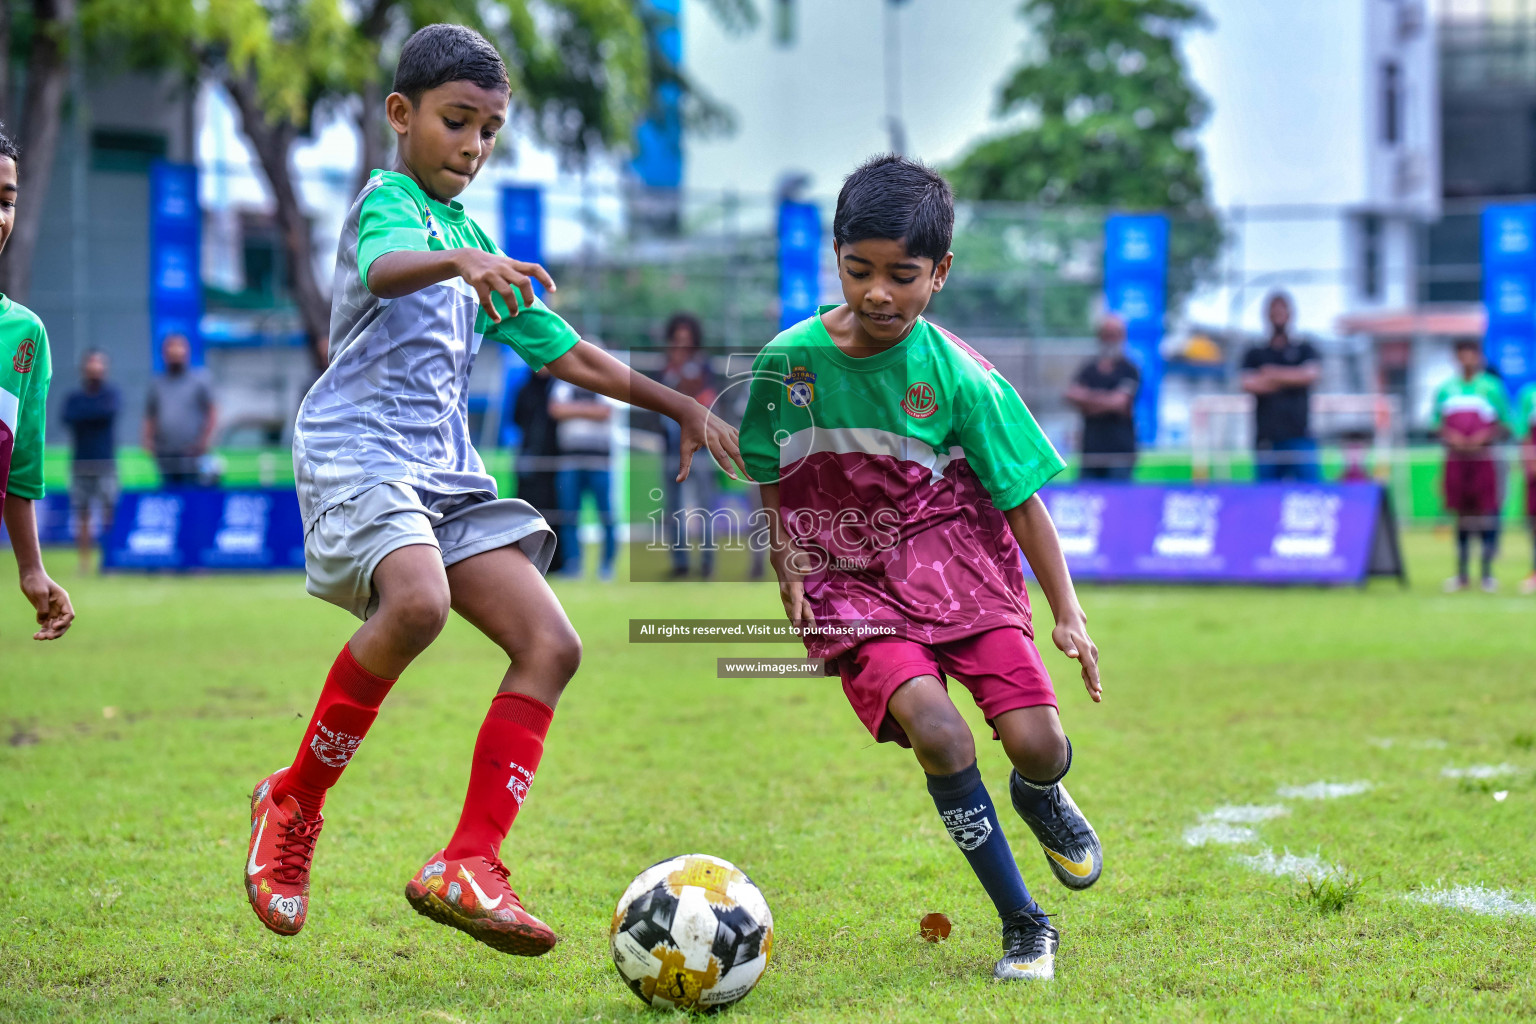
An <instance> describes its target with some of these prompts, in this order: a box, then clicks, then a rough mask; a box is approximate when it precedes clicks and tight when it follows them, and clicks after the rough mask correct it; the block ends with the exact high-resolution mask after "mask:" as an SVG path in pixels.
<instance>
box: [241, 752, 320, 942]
mask: <svg viewBox="0 0 1536 1024" xmlns="http://www.w3.org/2000/svg"><path fill="white" fill-rule="evenodd" d="M287 770H288V769H287V768H279V769H278V770H277V771H275V772H273V773H272V774H271V775H268V776H267V777H266V778H264V779H262V780H261V782H260V784H259V785H257V787H256V789H255V790H254V791H253V792H252V793H251V845H250V850H249V852H248V853H247V854H246V857H245V892H246V895H247V896H249V897H250V900H251V909H252V910H254V911H256V916H257V917H258V918H260V919H261V923H262V924H264V925H266V926H267V927H268V928H270V929H272V930H273V931H274V932H277V934H279V935H297V934H298V933H299V929H300V928H303V927H304V919H305V918H306V917H308V916H309V864H310V861H311V860H313V859H314V856H315V840H316V839H318V838H319V837H320V829H321V827H322V826H323V825H324V824H325V819H324V818H323V817H320V816H316V817H315V819H314V820H313V821H305V820H304V816H303V814H302V813H301V812H300V811H299V802H298V801H297V800H295V799H294V798H293V797H291V796H290V797H288V798H287V799H285V800H284V801H283V802H282V804H281V805H278V804H276V803H273V801H272V787H273V784H274V783H275V782H276V781H277V777H278V776H279V775H281V774H282V773H283V772H285V771H287Z"/></svg>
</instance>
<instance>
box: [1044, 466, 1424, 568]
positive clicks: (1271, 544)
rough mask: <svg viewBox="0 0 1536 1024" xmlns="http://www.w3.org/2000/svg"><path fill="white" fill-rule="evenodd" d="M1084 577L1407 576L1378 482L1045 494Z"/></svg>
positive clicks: (1106, 488)
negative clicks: (1404, 574) (1404, 573)
mask: <svg viewBox="0 0 1536 1024" xmlns="http://www.w3.org/2000/svg"><path fill="white" fill-rule="evenodd" d="M1041 496H1042V498H1043V500H1044V501H1045V504H1046V508H1048V509H1049V510H1050V513H1051V518H1052V519H1053V520H1054V521H1055V523H1056V530H1057V533H1058V534H1059V535H1060V537H1061V548H1062V551H1063V552H1064V553H1065V554H1066V556H1067V565H1068V567H1069V568H1070V569H1071V570H1072V575H1073V577H1074V578H1075V579H1080V580H1099V581H1122V582H1158V583H1242V584H1255V583H1293V584H1358V583H1363V582H1365V580H1366V578H1367V577H1369V576H1382V575H1385V576H1397V577H1398V578H1399V579H1402V578H1403V562H1402V558H1401V554H1400V550H1401V549H1400V547H1399V545H1398V538H1397V525H1396V522H1395V521H1394V519H1393V515H1392V508H1391V503H1390V501H1389V500H1388V498H1387V496H1386V491H1385V490H1384V489H1383V488H1382V487H1381V486H1380V485H1378V484H1374V483H1359V484H1314V485H1292V484H1231V485H1222V484H1206V485H1169V486H1157V485H1140V484H1134V485H1132V484H1101V485H1091V484H1073V485H1070V486H1061V487H1047V488H1046V489H1045V490H1044V491H1042V492H1041Z"/></svg>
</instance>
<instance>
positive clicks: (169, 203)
mask: <svg viewBox="0 0 1536 1024" xmlns="http://www.w3.org/2000/svg"><path fill="white" fill-rule="evenodd" d="M202 225H203V214H202V208H201V207H200V206H199V205H198V196H197V167H196V166H194V165H192V164H173V163H167V162H166V161H164V160H157V161H155V162H154V163H153V164H151V165H150V169H149V333H150V344H151V347H152V353H151V358H152V360H153V362H154V367H155V370H156V372H159V371H161V370H163V369H164V368H165V367H164V364H163V363H162V362H161V359H160V342H161V341H162V340H163V339H164V338H165V336H166V335H168V334H183V335H185V336H186V338H187V341H188V342H189V343H190V344H191V347H192V365H194V366H200V365H202V362H203V339H202V334H201V331H200V330H199V323H200V322H201V320H202V317H203V280H202V233H203V232H202Z"/></svg>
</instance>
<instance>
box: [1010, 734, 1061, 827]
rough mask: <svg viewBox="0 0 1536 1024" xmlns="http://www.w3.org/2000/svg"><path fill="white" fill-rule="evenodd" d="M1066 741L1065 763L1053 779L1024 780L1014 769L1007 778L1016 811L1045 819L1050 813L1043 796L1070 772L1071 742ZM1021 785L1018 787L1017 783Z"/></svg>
mask: <svg viewBox="0 0 1536 1024" xmlns="http://www.w3.org/2000/svg"><path fill="white" fill-rule="evenodd" d="M1062 738H1063V739H1066V740H1067V763H1066V764H1064V765H1062V766H1061V771H1059V772H1057V773H1056V777H1055V778H1054V779H1045V780H1043V781H1036V780H1035V779H1026V778H1025V777H1024V776H1022V775H1020V774H1019V772H1018V770H1017V769H1015V770H1014V772H1013V774H1012V775H1011V776H1010V777H1009V785H1010V786H1011V787H1012V788H1011V790H1010V792H1009V794H1008V795H1009V796H1011V797H1013V806H1014V808H1015V809H1016V810H1018V811H1021V812H1022V811H1028V812H1030V813H1031V814H1033V815H1034V816H1035V817H1037V818H1044V817H1047V816H1048V815H1049V814H1050V813H1051V812H1050V809H1049V806H1048V805H1047V804H1046V803H1045V794H1047V793H1049V792H1050V791H1051V790H1052V789H1053V788H1054V787H1055V785H1056V783H1058V782H1060V781H1061V780H1062V779H1064V778H1066V777H1067V772H1069V771H1071V770H1072V740H1071V739H1069V738H1067V737H1062ZM1021 782H1022V783H1023V785H1022V786H1021V785H1019V783H1021Z"/></svg>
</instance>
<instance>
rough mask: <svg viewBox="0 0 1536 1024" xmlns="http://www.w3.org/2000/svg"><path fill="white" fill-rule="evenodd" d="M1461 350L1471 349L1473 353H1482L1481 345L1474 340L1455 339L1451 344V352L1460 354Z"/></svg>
mask: <svg viewBox="0 0 1536 1024" xmlns="http://www.w3.org/2000/svg"><path fill="white" fill-rule="evenodd" d="M1463 349H1471V350H1472V351H1474V352H1478V353H1481V352H1482V351H1483V343H1482V342H1480V341H1478V340H1477V339H1476V338H1457V339H1456V340H1455V341H1453V342H1451V351H1452V352H1460V351H1462V350H1463Z"/></svg>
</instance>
